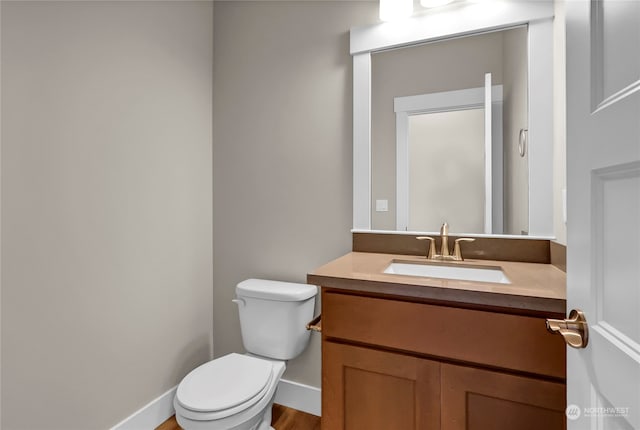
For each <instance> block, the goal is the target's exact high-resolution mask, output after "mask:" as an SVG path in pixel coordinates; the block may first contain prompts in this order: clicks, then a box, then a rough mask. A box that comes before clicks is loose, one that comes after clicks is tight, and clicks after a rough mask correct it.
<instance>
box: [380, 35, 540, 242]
mask: <svg viewBox="0 0 640 430" xmlns="http://www.w3.org/2000/svg"><path fill="white" fill-rule="evenodd" d="M371 71H372V72H371V79H372V82H371V88H372V96H371V124H372V128H371V201H372V202H376V201H380V200H382V201H384V200H386V201H388V211H380V210H377V209H379V208H380V207H376V206H377V205H376V204H375V203H374V204H373V205H372V206H373V208H372V211H371V227H372V228H373V229H374V230H410V231H438V229H439V227H440V225H441V224H442V223H444V222H448V223H449V224H450V225H451V226H452V228H453V229H454V230H455V231H457V232H465V233H498V234H518V235H520V234H527V232H528V230H529V227H528V224H529V220H528V213H529V207H528V204H529V203H528V202H529V186H528V176H529V171H528V154H527V153H526V152H525V154H524V156H523V157H521V156H520V154H519V151H518V142H519V135H520V131H521V130H525V129H527V128H528V124H527V118H528V109H527V105H528V100H527V80H528V76H527V27H526V26H521V27H517V28H512V29H507V30H502V31H496V32H490V33H483V34H476V35H473V36H468V37H459V38H455V39H450V40H442V41H437V42H432V43H428V44H422V45H414V46H409V47H404V48H400V49H393V50H388V51H379V52H375V53H373V55H372V57H371ZM488 73H490V74H491V80H492V84H493V88H494V90H495V89H496V88H498V87H499V88H500V91H499V95H500V100H498V99H496V98H495V95H494V91H485V90H484V87H485V84H486V82H485V75H486V74H488ZM488 88H491V84H490V85H489V87H488ZM465 91H470V92H473V91H480V93H479V94H480V96H479V97H480V100H479V102H467V101H464V102H460V101H459V99H456V97H458V96H459V95H460V94H461V93H464V92H465ZM487 95H490V96H489V97H488V100H489V104H488V105H486V99H487V97H486V96H487ZM421 97H422V99H421ZM429 97H430V98H431V99H436V100H439V98H441V99H443V100H444V101H442V106H444V107H441V108H437V107H434V106H433V105H430V104H428V103H427V105H421V104H420V103H417V104H416V100H423V99H425V98H426V99H428V98H429ZM491 98H493V103H491ZM449 100H453V101H449ZM456 100H457V101H456ZM403 101H404V102H407V103H406V105H408V106H410V107H409V108H406V109H404V110H402V109H399V108H398V103H400V104H402V103H403ZM456 103H457V104H458V105H457V107H455V108H453V107H451V106H453V105H455V104H456ZM498 103H499V105H498ZM447 104H449V106H448V105H447ZM403 115H404V116H403ZM487 115H489V116H488V117H487ZM403 145H405V146H406V148H404V147H403ZM405 157H406V160H405ZM402 166H406V172H405V171H404V170H405V169H404V168H403V167H402Z"/></svg>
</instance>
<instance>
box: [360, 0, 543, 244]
mask: <svg viewBox="0 0 640 430" xmlns="http://www.w3.org/2000/svg"><path fill="white" fill-rule="evenodd" d="M523 24H526V25H528V43H529V52H528V54H529V55H528V60H529V61H528V81H529V82H528V90H529V97H528V104H529V133H528V141H529V147H528V153H529V235H532V236H548V237H551V236H553V201H552V196H553V175H552V171H551V169H552V166H553V78H552V77H553V2H552V1H551V0H540V1H513V0H512V1H495V2H488V3H487V2H485V3H460V4H453V5H452V6H451V7H449V8H447V9H445V10H442V11H440V12H433V13H427V14H424V15H420V16H416V17H412V18H410V19H407V20H404V21H401V22H398V23H388V22H387V23H380V24H375V25H372V26H367V27H359V28H353V29H351V32H350V46H351V49H350V52H351V55H352V56H353V230H354V231H370V230H371V54H372V53H374V52H377V51H382V50H386V49H390V48H397V47H402V46H409V45H414V44H417V43H425V42H433V41H437V40H442V39H448V38H452V37H460V36H467V35H471V34H474V33H482V32H488V31H495V30H501V29H506V28H510V27H515V26H518V25H523Z"/></svg>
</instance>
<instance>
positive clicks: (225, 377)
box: [174, 353, 286, 430]
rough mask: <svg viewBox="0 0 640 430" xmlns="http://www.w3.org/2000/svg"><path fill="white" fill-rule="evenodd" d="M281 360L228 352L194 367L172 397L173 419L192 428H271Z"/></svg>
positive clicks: (182, 425)
mask: <svg viewBox="0 0 640 430" xmlns="http://www.w3.org/2000/svg"><path fill="white" fill-rule="evenodd" d="M285 368H286V365H285V363H284V361H277V360H268V359H265V358H258V357H252V356H249V355H241V354H235V353H233V354H229V355H225V356H224V357H220V358H218V359H216V360H212V361H209V362H208V363H205V364H203V365H202V366H200V367H198V368H196V369H194V370H193V371H191V373H189V374H188V375H187V376H185V378H184V379H183V380H182V382H181V383H180V385H179V386H178V391H177V392H176V396H175V398H174V407H175V410H176V420H177V421H178V424H180V426H181V427H182V428H184V429H189V430H190V429H193V430H267V429H271V428H272V427H271V407H272V406H273V400H274V398H275V393H276V389H277V387H278V382H280V377H281V376H282V374H283V373H284V371H285Z"/></svg>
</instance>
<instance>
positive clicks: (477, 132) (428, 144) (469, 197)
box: [398, 108, 485, 233]
mask: <svg viewBox="0 0 640 430" xmlns="http://www.w3.org/2000/svg"><path fill="white" fill-rule="evenodd" d="M460 124H464V126H463V127H461V126H460ZM408 137H409V139H408V141H409V153H408V155H409V157H408V161H409V163H408V164H409V169H408V170H409V172H408V176H409V178H408V179H409V180H408V185H409V192H408V199H407V200H408V201H407V204H408V219H407V223H406V225H405V226H404V227H405V228H404V230H410V231H431V230H437V228H436V227H437V226H439V225H442V224H443V222H444V221H446V222H448V223H450V224H451V225H455V226H456V227H457V228H458V229H459V231H465V232H470V233H474V232H475V233H480V232H484V212H485V211H484V209H485V208H484V205H485V201H484V183H485V169H484V109H482V108H481V109H466V110H454V111H448V112H447V111H445V112H433V113H423V114H417V115H411V116H410V117H409V132H408ZM442 201H446V202H447V204H446V205H438V204H434V203H435V202H442ZM398 228H400V229H402V227H400V226H399V227H398Z"/></svg>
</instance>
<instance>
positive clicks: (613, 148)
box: [566, 0, 640, 430]
mask: <svg viewBox="0 0 640 430" xmlns="http://www.w3.org/2000/svg"><path fill="white" fill-rule="evenodd" d="M566 8H567V9H566V13H567V16H566V25H567V34H566V35H567V46H566V48H567V50H566V52H567V160H568V161H567V190H568V222H567V235H568V237H567V242H568V243H567V245H568V247H567V259H568V260H567V269H568V272H567V294H568V297H567V309H568V310H569V309H573V308H575V309H581V310H582V311H583V312H584V314H585V316H586V318H587V321H588V323H589V342H588V345H587V347H586V348H584V349H574V348H568V351H567V372H568V375H567V383H568V393H567V405H568V407H567V417H568V420H567V423H568V428H569V429H570V430H586V429H604V430H608V429H640V91H639V90H640V1H639V0H599V1H595V0H593V1H589V0H568V1H567V2H566Z"/></svg>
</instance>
